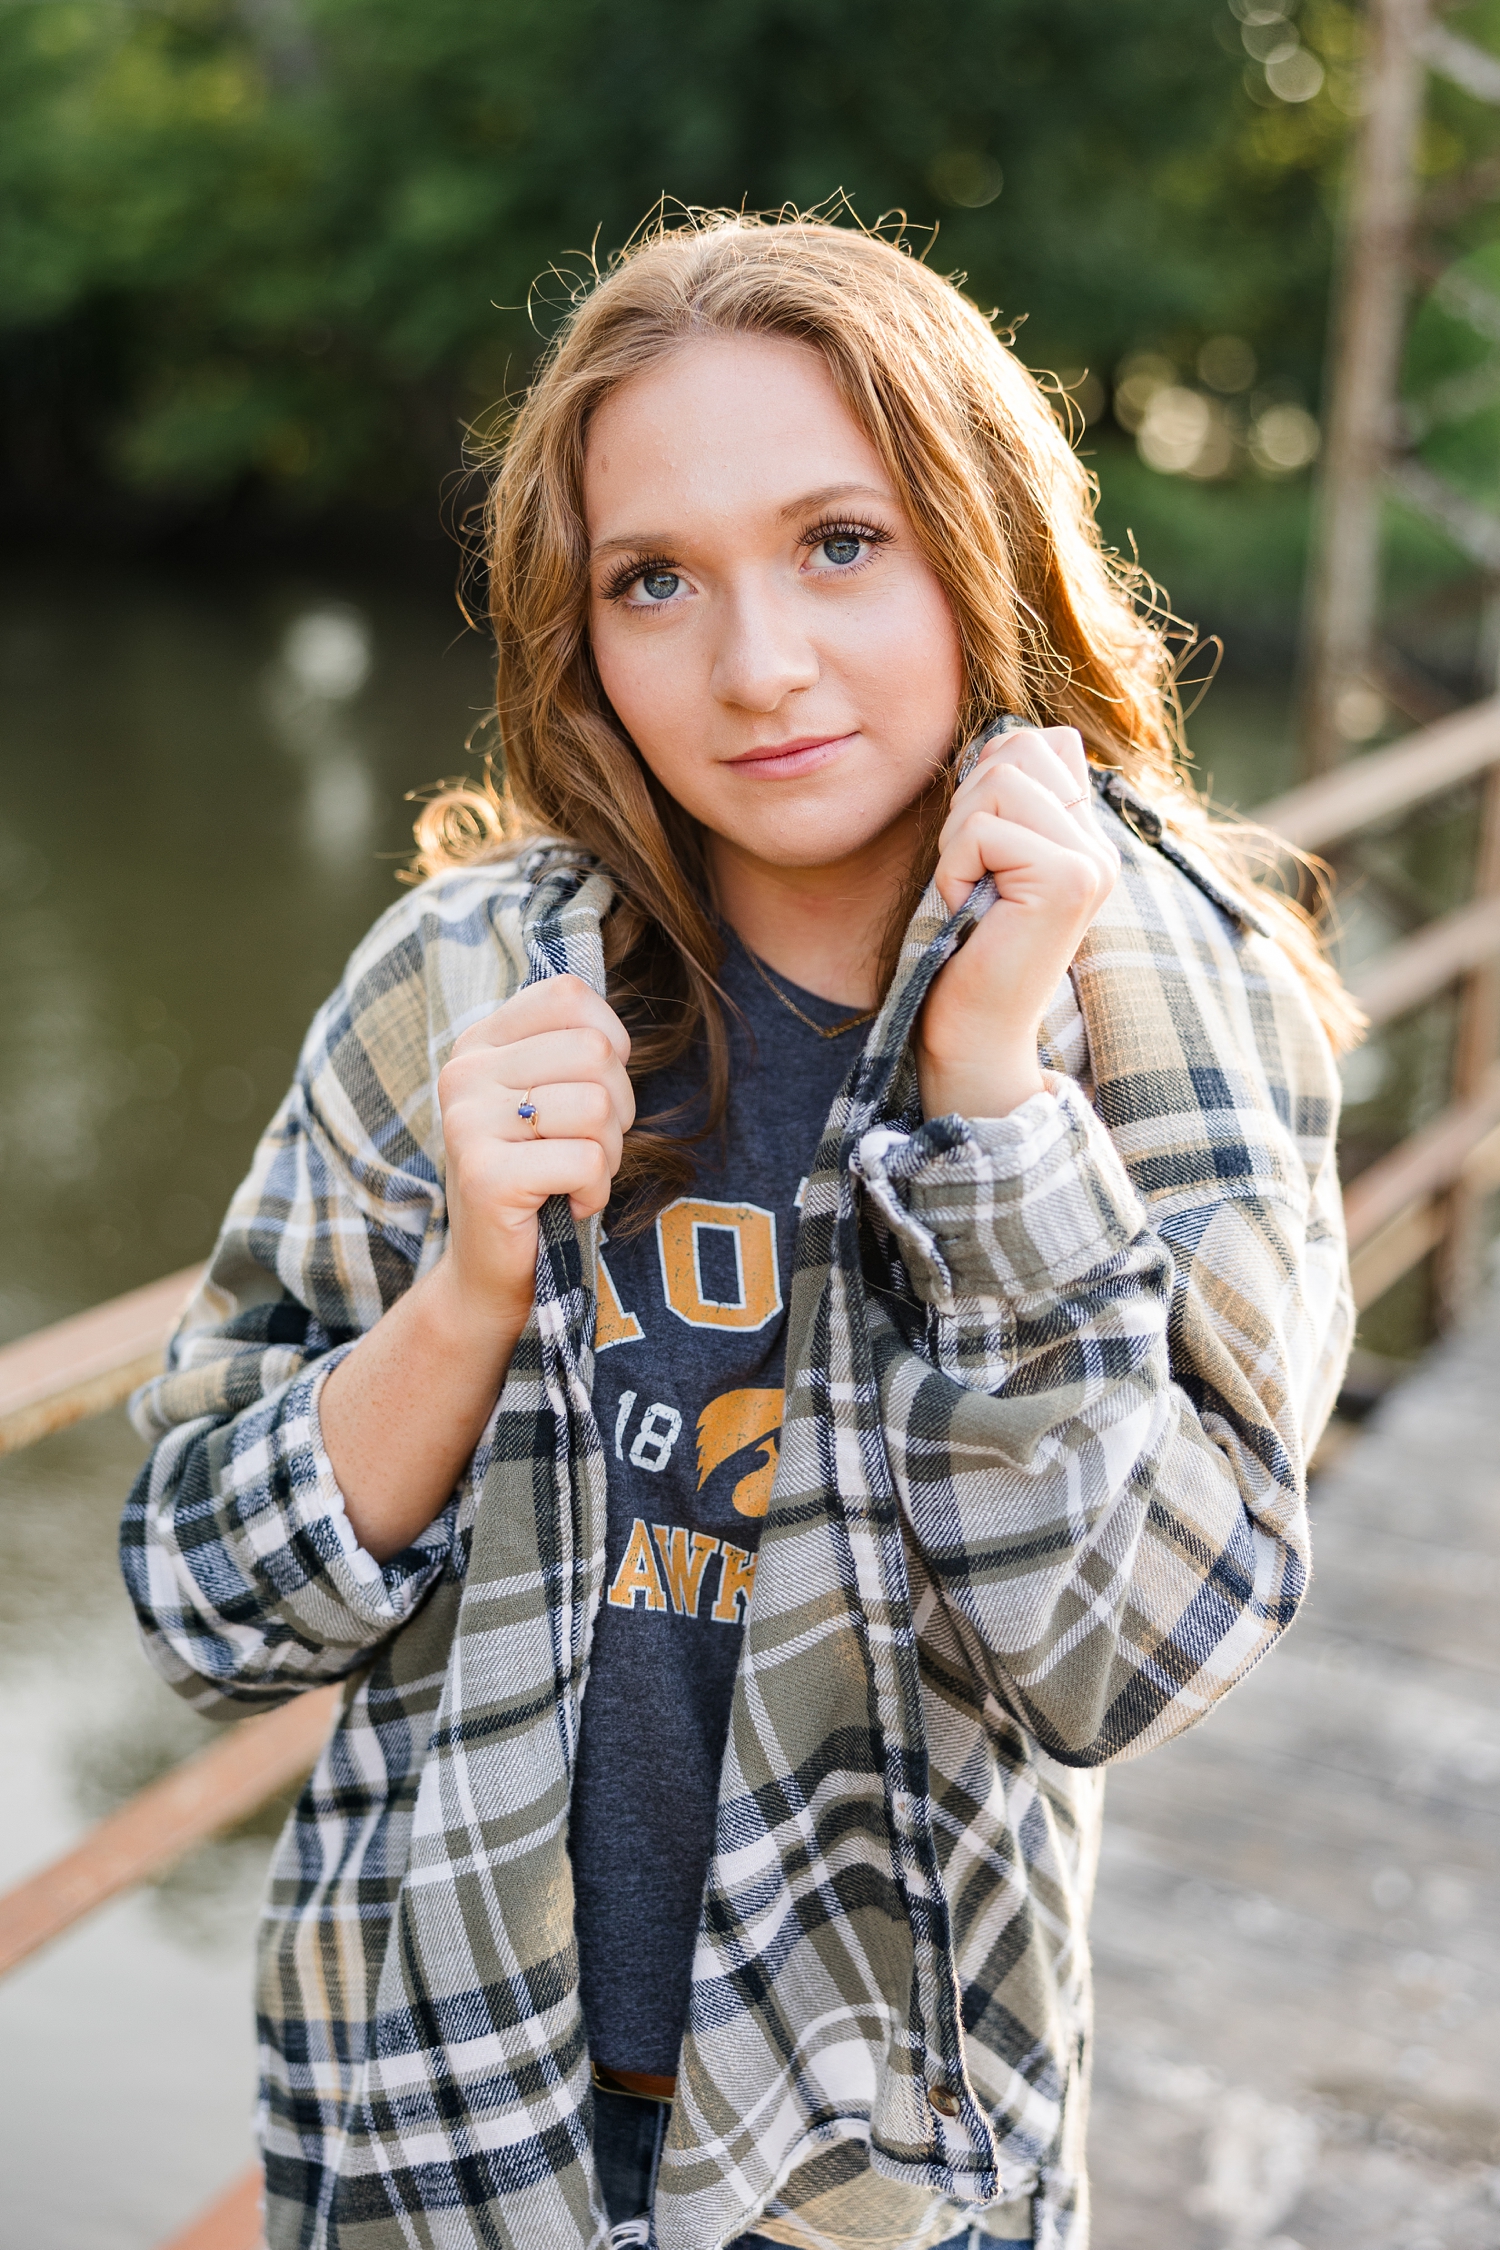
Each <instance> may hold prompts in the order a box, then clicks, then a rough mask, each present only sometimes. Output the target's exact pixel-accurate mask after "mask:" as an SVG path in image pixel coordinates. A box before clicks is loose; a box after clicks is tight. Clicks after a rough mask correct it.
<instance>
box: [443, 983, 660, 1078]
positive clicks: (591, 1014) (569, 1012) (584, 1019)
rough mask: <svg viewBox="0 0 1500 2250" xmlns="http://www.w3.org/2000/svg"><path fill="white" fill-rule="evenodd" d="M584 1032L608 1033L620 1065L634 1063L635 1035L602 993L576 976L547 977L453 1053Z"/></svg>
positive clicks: (472, 1030)
mask: <svg viewBox="0 0 1500 2250" xmlns="http://www.w3.org/2000/svg"><path fill="white" fill-rule="evenodd" d="M585 1029H588V1030H594V1031H600V1032H603V1034H604V1036H605V1037H606V1038H607V1039H608V1041H609V1043H610V1046H611V1047H612V1048H613V1050H614V1052H615V1054H616V1055H617V1056H618V1057H619V1059H620V1061H621V1062H622V1063H623V1062H628V1061H629V1059H630V1034H629V1032H628V1031H627V1030H626V1029H625V1026H624V1025H623V1024H622V1023H621V1021H620V1019H619V1017H618V1016H617V1015H616V1014H615V1011H614V1009H613V1008H612V1007H611V1006H610V1004H609V1002H608V1001H607V1000H606V999H605V998H604V996H603V995H602V993H598V992H596V991H595V990H594V988H593V986H592V985H589V984H585V982H584V980H583V978H582V977H578V976H573V975H572V974H571V973H570V974H568V975H565V976H556V977H544V978H543V979H542V980H541V982H540V983H538V984H529V985H527V986H526V988H525V990H524V991H522V992H518V993H516V994H515V995H514V997H513V998H512V999H510V1000H507V1001H506V1003H505V1005H504V1007H502V1008H496V1009H495V1010H494V1011H493V1012H492V1013H491V1014H490V1015H487V1016H485V1017H484V1018H483V1020H482V1021H481V1022H479V1023H476V1024H471V1025H470V1026H469V1029H468V1030H467V1031H465V1032H464V1033H463V1034H462V1035H461V1036H460V1037H459V1038H458V1039H457V1040H456V1041H455V1042H454V1052H455V1053H459V1052H461V1051H462V1052H466V1051H467V1050H468V1049H469V1048H471V1047H508V1046H513V1045H514V1044H515V1043H516V1041H517V1040H520V1039H527V1038H531V1037H534V1036H536V1035H537V1034H539V1033H543V1032H549V1031H568V1030H585Z"/></svg>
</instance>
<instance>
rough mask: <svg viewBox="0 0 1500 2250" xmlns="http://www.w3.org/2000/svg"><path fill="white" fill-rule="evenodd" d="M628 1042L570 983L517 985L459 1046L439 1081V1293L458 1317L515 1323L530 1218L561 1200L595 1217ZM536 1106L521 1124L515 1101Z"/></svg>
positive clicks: (531, 1235) (628, 1101) (617, 1127)
mask: <svg viewBox="0 0 1500 2250" xmlns="http://www.w3.org/2000/svg"><path fill="white" fill-rule="evenodd" d="M629 1056H630V1035H629V1033H628V1032H627V1031H626V1029H625V1026H624V1025H623V1024H622V1023H621V1021H620V1019H619V1017H618V1016H617V1015H616V1014H615V1012H614V1009H613V1008H611V1007H610V1006H609V1004H608V1002H607V1001H605V1000H603V999H601V998H600V996H599V994H598V993H597V992H595V991H594V990H593V989H592V987H591V986H589V985H587V984H585V983H584V981H583V979H582V978H581V977H576V976H559V977H548V978H547V979H545V981H544V982H542V983H540V984H531V985H527V987H526V988H525V990H524V991H522V992H518V993H517V994H516V996H515V998H514V999H513V1000H507V1001H506V1003H505V1005H504V1007H503V1008H497V1009H496V1010H495V1012H494V1014H493V1015H490V1016H486V1017H485V1019H484V1021H483V1022H482V1023H477V1024H474V1025H473V1026H472V1027H471V1028H470V1029H469V1030H468V1031H466V1032H465V1033H464V1034H463V1036H462V1038H460V1039H459V1040H458V1042H457V1044H456V1045H455V1047H454V1049H453V1053H452V1055H451V1057H450V1058H449V1060H448V1061H447V1062H446V1063H445V1064H444V1066H443V1068H442V1071H441V1072H440V1073H439V1076H438V1100H439V1102H440V1104H441V1107H442V1114H443V1143H444V1147H445V1149H446V1152H447V1172H448V1177H447V1195H448V1248H447V1251H446V1253H445V1256H444V1260H443V1264H444V1265H445V1266H446V1267H447V1268H448V1284H449V1287H450V1288H451V1289H452V1290H453V1292H454V1293H455V1294H456V1295H457V1297H458V1298H459V1299H460V1300H461V1302H462V1303H463V1304H464V1306H465V1307H466V1308H467V1309H468V1311H469V1313H470V1314H471V1315H472V1316H473V1317H475V1318H478V1319H481V1320H484V1319H487V1320H489V1321H493V1320H494V1319H495V1318H496V1317H497V1316H498V1317H499V1319H500V1320H501V1322H502V1324H503V1325H504V1326H506V1327H507V1328H514V1327H515V1326H516V1325H517V1318H518V1316H519V1321H520V1322H521V1323H524V1321H525V1318H526V1315H527V1313H528V1312H529V1311H530V1309H531V1299H532V1293H533V1287H534V1283H535V1277H536V1254H537V1214H538V1212H539V1211H540V1210H541V1207H542V1205H543V1204H544V1203H545V1202H546V1200H547V1198H548V1196H549V1195H565V1196H566V1197H567V1198H568V1202H569V1205H570V1207H571V1209H572V1212H573V1216H574V1218H575V1219H582V1218H587V1217H589V1216H591V1215H592V1214H593V1213H594V1212H596V1211H602V1210H603V1209H604V1206H605V1204H606V1203H607V1202H608V1201H609V1195H610V1187H611V1184H612V1182H613V1180H614V1176H615V1173H616V1172H617V1171H618V1170H619V1166H620V1151H621V1148H622V1145H623V1143H624V1138H625V1135H626V1133H627V1132H628V1131H629V1129H630V1127H631V1125H632V1124H633V1123H634V1122H635V1095H634V1092H633V1090H632V1088H631V1084H630V1080H629V1078H628V1076H627V1075H626V1069H625V1065H626V1063H627V1061H628V1060H629ZM525 1101H530V1102H531V1103H532V1104H533V1105H534V1106H535V1109H536V1117H535V1119H534V1120H528V1119H526V1118H524V1117H521V1116H520V1115H519V1114H518V1112H519V1109H520V1106H521V1104H522V1103H523V1102H525Z"/></svg>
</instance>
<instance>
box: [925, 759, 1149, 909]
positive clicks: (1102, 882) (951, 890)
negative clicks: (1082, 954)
mask: <svg viewBox="0 0 1500 2250" xmlns="http://www.w3.org/2000/svg"><path fill="white" fill-rule="evenodd" d="M1033 786H1034V785H1033ZM1052 817H1053V819H1054V820H1055V822H1056V824H1057V827H1058V829H1059V830H1060V833H1057V834H1052V835H1048V834H1044V833H1043V832H1042V830H1041V829H1040V827H1038V826H1034V825H1032V824H1031V823H1029V822H1028V823H1023V822H1021V821H1017V820H1005V819H1002V818H1000V817H999V816H998V815H996V814H993V813H985V812H977V813H975V814H973V815H972V816H971V818H970V819H968V820H966V821H965V822H964V824H963V826H962V828H961V829H960V831H959V833H958V835H957V836H955V837H954V839H953V841H952V843H951V844H950V845H949V847H948V848H947V849H946V850H945V851H944V853H943V855H942V857H941V858H940V860H939V861H938V866H937V873H936V877H935V880H936V882H937V886H938V889H939V891H940V893H941V894H942V897H943V899H944V900H945V902H946V903H947V905H948V907H949V909H950V911H951V912H957V910H958V908H959V907H960V906H961V905H962V904H963V902H964V900H965V899H966V898H967V897H968V896H969V893H970V892H971V891H972V890H973V888H974V886H975V884H976V883H978V882H979V881H980V880H981V879H982V878H983V877H984V876H985V875H992V876H993V877H994V879H995V888H996V890H997V891H998V892H999V894H1000V897H1001V899H1002V900H1006V901H1009V902H1010V903H1011V904H1028V905H1032V906H1036V907H1040V908H1047V907H1063V908H1064V909H1065V910H1066V911H1068V912H1069V913H1073V914H1089V915H1091V914H1092V913H1093V911H1094V909H1095V908H1096V907H1097V906H1098V905H1100V904H1101V903H1102V902H1103V900H1104V899H1105V898H1106V897H1107V896H1108V895H1109V892H1110V890H1111V889H1112V888H1113V885H1114V880H1115V875H1116V872H1117V870H1118V861H1115V860H1113V859H1112V855H1109V854H1107V852H1104V851H1099V850H1095V849H1091V848H1090V846H1089V845H1088V843H1087V841H1086V840H1085V839H1084V838H1083V837H1081V836H1080V835H1079V834H1078V832H1077V830H1076V829H1074V828H1072V827H1071V825H1070V823H1069V820H1068V816H1067V814H1066V813H1064V812H1063V811H1062V809H1061V807H1058V808H1056V810H1055V813H1054V815H1053V816H1052Z"/></svg>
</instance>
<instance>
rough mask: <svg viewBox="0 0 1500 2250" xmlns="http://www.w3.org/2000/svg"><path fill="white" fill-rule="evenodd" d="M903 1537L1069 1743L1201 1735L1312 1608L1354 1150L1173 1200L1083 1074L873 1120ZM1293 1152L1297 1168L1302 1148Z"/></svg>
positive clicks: (887, 1375)
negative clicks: (1304, 1604) (1098, 1108)
mask: <svg viewBox="0 0 1500 2250" xmlns="http://www.w3.org/2000/svg"><path fill="white" fill-rule="evenodd" d="M854 1169H855V1171H856V1173H857V1174H858V1175H859V1176H860V1177H861V1178H862V1180H863V1182H864V1188H865V1195H866V1207H867V1212H868V1215H869V1217H870V1219H871V1220H872V1221H873V1223H874V1226H875V1228H876V1230H877V1233H879V1234H882V1235H883V1236H884V1237H885V1247H886V1254H887V1256H891V1255H892V1253H894V1257H893V1264H894V1265H895V1267H896V1270H897V1271H898V1272H899V1273H901V1274H902V1276H903V1288H902V1291H901V1292H898V1294H904V1295H905V1296H906V1297H907V1298H908V1300H910V1305H909V1316H908V1317H905V1318H903V1317H901V1316H900V1315H899V1312H898V1314H897V1315H896V1316H894V1317H893V1316H892V1314H890V1313H888V1312H887V1311H885V1310H883V1309H882V1307H881V1304H880V1301H879V1297H878V1294H872V1300H871V1301H872V1327H873V1334H874V1345H875V1354H876V1361H877V1371H878V1380H879V1383H880V1390H881V1408H882V1420H883V1427H884V1431H885V1436H886V1442H887V1448H888V1451H889V1453H890V1456H891V1460H892V1465H893V1469H894V1472H895V1476H896V1481H897V1486H898V1489H899V1492H900V1496H901V1501H902V1505H903V1508H904V1511H905V1518H906V1523H907V1527H908V1543H909V1545H910V1546H911V1547H912V1548H913V1549H914V1550H915V1553H916V1555H917V1557H919V1559H920V1567H921V1569H922V1571H923V1573H924V1574H925V1575H926V1577H927V1579H928V1580H929V1582H930V1584H931V1586H932V1587H933V1589H934V1591H935V1592H936V1595H937V1597H938V1598H939V1599H941V1600H942V1601H943V1602H944V1603H945V1605H946V1606H947V1609H948V1611H949V1614H950V1616H951V1618H952V1620H953V1623H954V1625H955V1627H956V1630H957V1632H958V1636H959V1639H960V1641H961V1643H962V1645H963V1648H964V1650H965V1654H966V1658H967V1660H968V1661H969V1663H970V1664H971V1665H972V1667H973V1669H974V1670H975V1672H976V1675H977V1676H978V1677H979V1679H980V1681H981V1682H982V1684H983V1685H984V1686H985V1688H986V1689H987V1690H989V1691H990V1692H992V1693H994V1694H995V1695H996V1696H998V1698H999V1699H1000V1701H1001V1703H1002V1704H1003V1705H1004V1706H1005V1707H1006V1708H1007V1709H1008V1710H1010V1711H1011V1712H1012V1713H1013V1714H1014V1715H1015V1716H1016V1717H1018V1718H1019V1719H1020V1720H1021V1721H1022V1723H1023V1724H1024V1725H1025V1726H1026V1727H1027V1728H1028V1729H1029V1730H1030V1731H1031V1732H1032V1733H1033V1734H1034V1735H1035V1736H1036V1738H1037V1739H1038V1741H1039V1742H1040V1743H1041V1744H1042V1745H1043V1747H1044V1748H1045V1749H1047V1750H1048V1751H1050V1752H1051V1753H1052V1754H1053V1755H1055V1756H1057V1757H1058V1758H1060V1759H1062V1760H1064V1761H1065V1762H1068V1763H1073V1764H1097V1763H1102V1762H1104V1761H1106V1760H1109V1759H1113V1758H1119V1757H1123V1756H1128V1755H1131V1754H1134V1753H1135V1752H1138V1751H1141V1750H1144V1749H1146V1748H1148V1747H1150V1746H1151V1745H1152V1744H1153V1743H1155V1742H1158V1741H1161V1740H1164V1739H1166V1738H1167V1737H1169V1736H1171V1735H1173V1734H1176V1733H1178V1732H1180V1731H1181V1730H1182V1729H1184V1728H1185V1727H1187V1726H1189V1725H1190V1724H1192V1722H1193V1721H1194V1720H1195V1719H1196V1718H1198V1717H1199V1716H1201V1715H1202V1713H1203V1712H1204V1711H1206V1710H1207V1709H1208V1708H1209V1707H1210V1706H1211V1705H1212V1703H1213V1702H1214V1701H1215V1700H1216V1699H1217V1698H1218V1697H1219V1696H1220V1695H1221V1694H1222V1693H1223V1692H1224V1691H1225V1690H1226V1689H1227V1688H1228V1687H1229V1686H1231V1685H1232V1684H1233V1682H1234V1681H1235V1680H1236V1679H1237V1678H1239V1677H1240V1676H1241V1675H1242V1674H1243V1673H1244V1672H1245V1671H1246V1670H1247V1669H1248V1668H1249V1666H1251V1665H1252V1664H1253V1663H1255V1661H1256V1660H1257V1658H1258V1657H1259V1656H1260V1655H1261V1654H1262V1653H1263V1652H1264V1651H1265V1650H1266V1649H1267V1648H1268V1647H1269V1646H1270V1645H1271V1643H1272V1642H1273V1641H1274V1640H1275V1639H1276V1638H1277V1636H1278V1635H1279V1634H1280V1633H1281V1632H1282V1631H1283V1630H1284V1629H1285V1627H1286V1625H1287V1624H1288V1623H1289V1622H1290V1620H1291V1618H1292V1616H1293V1615H1294V1614H1295V1611H1296V1609H1297V1606H1298V1603H1299V1602H1300V1599H1301V1596H1302V1593H1303V1591H1304V1589H1305V1586H1306V1582H1307V1575H1308V1567H1309V1564H1308V1540H1307V1523H1306V1510H1305V1458H1306V1452H1307V1449H1308V1447H1309V1446H1310V1444H1311V1442H1312V1440H1313V1438H1314V1437H1315V1436H1316V1434H1317V1431H1318V1429H1319V1428H1320V1427H1321V1425H1322V1422H1323V1420H1324V1419H1325V1417H1326V1415H1327V1412H1328V1410H1329V1406H1330V1405H1331V1402H1332V1396H1333V1392H1334V1389H1335V1387H1336V1384H1337V1379H1338V1374H1339V1370H1340V1369H1341V1367H1342V1364H1343V1358H1344V1352H1345V1349H1346V1344H1347V1291H1346V1288H1345V1260H1344V1249H1343V1238H1342V1230H1341V1225H1340V1222H1339V1218H1338V1206H1337V1181H1336V1178H1335V1176H1334V1172H1333V1162H1332V1151H1331V1148H1330V1150H1329V1152H1328V1155H1327V1159H1326V1162H1325V1164H1324V1165H1323V1167H1322V1171H1321V1173H1320V1174H1319V1176H1318V1177H1317V1178H1316V1179H1315V1181H1314V1183H1313V1187H1312V1192H1311V1195H1310V1197H1304V1198H1302V1199H1301V1200H1300V1202H1299V1199H1298V1197H1297V1196H1296V1195H1295V1194H1292V1193H1282V1192H1281V1191H1279V1190H1278V1189H1277V1188H1275V1187H1274V1186H1268V1185H1267V1183H1266V1182H1265V1181H1259V1182H1258V1181H1257V1180H1256V1179H1255V1178H1254V1177H1252V1176H1250V1175H1246V1176H1244V1177H1241V1178H1237V1179H1231V1180H1227V1181H1226V1182H1225V1183H1224V1188H1223V1192H1222V1193H1215V1194H1212V1195H1210V1196H1204V1197H1199V1198H1196V1199H1194V1198H1188V1199H1185V1200H1184V1199H1176V1200H1174V1201H1172V1202H1171V1206H1170V1209H1169V1211H1168V1212H1167V1213H1166V1214H1163V1213H1161V1212H1157V1211H1152V1210H1149V1209H1148V1207H1147V1203H1146V1202H1145V1201H1144V1200H1143V1198H1142V1195H1141V1193H1140V1192H1139V1190H1138V1186H1137V1184H1136V1183H1135V1181H1134V1180H1133V1179H1132V1175H1131V1172H1130V1170H1129V1169H1128V1168H1127V1165H1126V1164H1125V1162H1124V1161H1123V1160H1122V1157H1121V1154H1120V1153H1119V1151H1118V1150H1117V1148H1116V1146H1115V1143H1114V1141H1113V1140H1112V1138H1111V1135H1110V1134H1109V1132H1108V1131H1107V1130H1106V1129H1105V1127H1104V1125H1103V1123H1102V1122H1101V1120H1100V1119H1099V1117H1098V1116H1097V1115H1096V1113H1095V1111H1094V1109H1093V1107H1092V1105H1091V1103H1090V1101H1089V1099H1088V1098H1087V1096H1086V1095H1085V1093H1084V1092H1083V1090H1082V1088H1081V1087H1080V1086H1078V1085H1077V1084H1075V1083H1073V1082H1072V1081H1071V1080H1070V1079H1068V1078H1066V1077H1063V1076H1060V1075H1056V1074H1050V1075H1049V1076H1048V1080H1047V1090H1046V1091H1045V1092H1043V1093H1039V1094H1037V1095H1035V1096H1033V1097H1032V1099H1031V1100H1030V1101H1028V1102H1026V1103H1025V1104H1023V1105H1022V1106H1021V1107H1020V1108H1019V1109H1017V1110H1016V1111H1015V1112H1014V1113H1013V1114H1012V1115H1010V1116H1009V1117H1005V1118H1001V1119H991V1120H980V1121H974V1122H966V1121H965V1120H963V1119H960V1118H957V1117H947V1118H937V1119H933V1120H930V1121H929V1122H928V1123H927V1124H925V1125H924V1126H922V1127H921V1128H920V1130H918V1131H916V1132H914V1133H911V1134H904V1133H897V1132H893V1131H890V1130H886V1129H881V1130H878V1131H875V1132H872V1133H869V1134H867V1135H866V1136H865V1139H864V1141H863V1143H862V1144H861V1146H860V1148H859V1150H858V1152H857V1154H856V1156H855V1158H854ZM1288 1171H1290V1168H1288Z"/></svg>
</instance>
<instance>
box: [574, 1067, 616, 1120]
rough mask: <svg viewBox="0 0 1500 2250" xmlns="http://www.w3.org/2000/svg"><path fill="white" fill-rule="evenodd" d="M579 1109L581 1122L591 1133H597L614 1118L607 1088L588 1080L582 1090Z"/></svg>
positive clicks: (594, 1080) (597, 1082)
mask: <svg viewBox="0 0 1500 2250" xmlns="http://www.w3.org/2000/svg"><path fill="white" fill-rule="evenodd" d="M580 1106H581V1109H582V1112H583V1121H584V1123H585V1125H587V1126H588V1127H589V1128H590V1129H591V1130H592V1131H595V1132H598V1131H599V1130H601V1129H602V1128H603V1127H604V1126H606V1125H608V1124H609V1122H610V1120H611V1118H612V1117H613V1116H614V1103H613V1102H612V1101H611V1100H610V1098H609V1088H608V1087H607V1086H602V1085H600V1083H599V1081H598V1080H597V1079H590V1081H589V1082H588V1084H587V1085H586V1086H585V1087H584V1088H583V1090H582V1101H581V1104H580Z"/></svg>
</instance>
